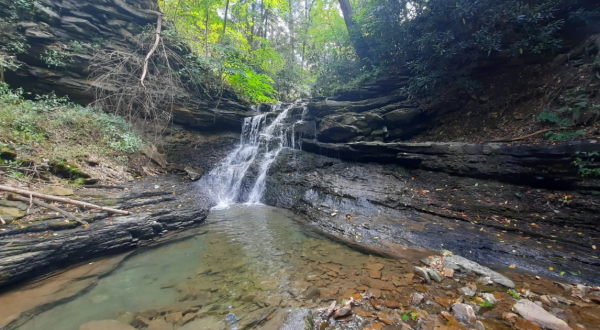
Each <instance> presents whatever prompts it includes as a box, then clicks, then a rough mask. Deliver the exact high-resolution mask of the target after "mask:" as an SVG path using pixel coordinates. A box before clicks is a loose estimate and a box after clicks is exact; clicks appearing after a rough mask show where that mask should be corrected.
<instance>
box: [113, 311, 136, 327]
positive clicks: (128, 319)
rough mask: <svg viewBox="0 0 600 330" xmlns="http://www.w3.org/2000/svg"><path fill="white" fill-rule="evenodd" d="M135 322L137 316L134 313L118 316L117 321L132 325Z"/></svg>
mask: <svg viewBox="0 0 600 330" xmlns="http://www.w3.org/2000/svg"><path fill="white" fill-rule="evenodd" d="M133 320H135V315H134V314H133V313H132V312H125V313H119V314H118V316H117V321H119V322H121V323H123V324H127V325H130V324H131V323H132V322H133Z"/></svg>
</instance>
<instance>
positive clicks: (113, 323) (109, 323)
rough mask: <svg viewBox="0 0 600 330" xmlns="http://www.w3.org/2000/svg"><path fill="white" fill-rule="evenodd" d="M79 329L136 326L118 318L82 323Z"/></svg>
mask: <svg viewBox="0 0 600 330" xmlns="http://www.w3.org/2000/svg"><path fill="white" fill-rule="evenodd" d="M79 330H135V328H134V327H132V326H130V325H127V324H123V323H121V322H119V321H117V320H102V321H92V322H88V323H85V324H82V325H81V326H80V327H79Z"/></svg>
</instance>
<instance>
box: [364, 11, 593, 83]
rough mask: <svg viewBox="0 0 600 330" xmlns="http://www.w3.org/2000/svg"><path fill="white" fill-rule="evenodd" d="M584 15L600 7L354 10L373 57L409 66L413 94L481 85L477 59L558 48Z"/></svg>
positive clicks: (382, 63)
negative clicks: (474, 70)
mask: <svg viewBox="0 0 600 330" xmlns="http://www.w3.org/2000/svg"><path fill="white" fill-rule="evenodd" d="M594 6H595V7H596V8H597V7H598V5H594ZM582 17H585V18H586V19H587V20H590V19H591V18H593V17H595V18H596V19H597V12H592V11H589V10H586V9H585V8H583V6H582V5H581V4H580V3H579V2H578V1H575V0H533V1H524V0H508V1H496V0H477V1H475V0H458V1H447V0H368V1H366V2H365V4H364V5H362V6H361V7H360V8H359V10H358V11H357V14H356V15H355V19H356V21H357V23H358V24H357V25H358V28H359V29H360V34H361V35H362V36H363V38H362V40H361V41H362V45H361V47H364V48H366V49H367V50H368V58H367V59H366V62H369V63H371V64H375V65H377V66H385V67H388V68H404V67H405V66H406V67H408V69H410V70H411V71H412V72H413V74H414V77H413V78H412V80H411V83H410V86H409V91H411V92H412V93H413V94H420V93H432V92H435V91H437V90H438V89H439V87H440V86H445V85H448V84H453V85H456V86H462V87H463V88H465V89H468V90H470V89H474V88H477V87H478V83H477V82H476V81H473V80H472V78H471V75H470V69H469V68H470V66H471V65H472V64H473V63H476V62H477V61H480V60H484V59H485V58H487V57H495V58H502V57H505V58H506V57H526V56H531V55H532V54H541V53H545V52H552V51H557V50H558V49H560V48H561V46H562V43H561V42H562V40H561V39H560V35H559V32H560V31H561V29H562V28H563V26H564V25H565V24H566V23H567V21H568V20H577V19H579V18H582ZM579 21H581V20H579Z"/></svg>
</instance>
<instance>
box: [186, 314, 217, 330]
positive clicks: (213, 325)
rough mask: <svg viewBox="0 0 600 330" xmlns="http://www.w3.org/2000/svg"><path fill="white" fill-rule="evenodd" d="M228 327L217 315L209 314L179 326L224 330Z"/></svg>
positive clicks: (200, 329) (194, 329)
mask: <svg viewBox="0 0 600 330" xmlns="http://www.w3.org/2000/svg"><path fill="white" fill-rule="evenodd" d="M226 327H227V325H226V324H225V322H223V321H221V320H220V319H219V318H217V317H216V316H209V317H205V318H202V319H197V320H195V321H192V322H190V323H188V324H186V325H184V326H182V327H181V328H179V330H224V329H225V328H226Z"/></svg>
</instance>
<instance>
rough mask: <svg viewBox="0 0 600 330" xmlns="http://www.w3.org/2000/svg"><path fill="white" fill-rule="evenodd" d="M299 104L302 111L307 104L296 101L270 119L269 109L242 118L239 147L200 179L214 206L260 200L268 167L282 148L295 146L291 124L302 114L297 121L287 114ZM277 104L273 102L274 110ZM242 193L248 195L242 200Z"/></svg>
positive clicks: (292, 125)
mask: <svg viewBox="0 0 600 330" xmlns="http://www.w3.org/2000/svg"><path fill="white" fill-rule="evenodd" d="M299 105H301V106H303V112H302V114H303V115H304V113H305V112H306V105H305V104H300V103H299V102H295V103H293V104H291V105H288V106H286V107H285V108H284V109H283V111H281V112H280V113H279V114H278V115H277V116H276V117H275V119H273V121H272V122H271V123H268V119H269V117H273V115H271V116H269V114H268V113H267V114H260V115H256V116H254V117H249V118H245V119H244V123H243V126H242V133H241V136H240V144H239V145H238V147H237V148H236V149H235V150H234V151H232V152H231V153H230V154H229V155H228V156H227V157H226V158H225V159H224V160H223V161H222V162H221V164H220V165H219V166H217V167H216V168H215V169H213V170H212V171H211V172H210V173H208V174H207V175H206V176H205V177H204V178H203V179H202V182H203V183H204V185H205V186H206V187H208V189H209V193H210V195H211V196H212V198H213V199H214V200H215V202H216V203H217V205H216V206H215V208H226V207H228V206H229V205H231V204H234V203H244V202H245V203H250V204H257V203H260V200H261V198H262V196H263V194H264V191H265V186H266V179H267V173H268V171H269V168H270V167H271V165H272V164H273V162H274V161H275V159H277V156H278V155H279V153H280V152H281V150H283V149H284V148H294V147H296V138H295V131H294V125H295V124H296V123H298V122H301V121H302V118H304V116H302V118H301V119H300V120H298V121H296V122H291V120H290V119H291V118H289V117H290V110H291V109H294V108H295V107H298V106H299ZM278 108H279V106H274V107H273V110H274V111H277V110H278ZM253 165H254V166H253ZM251 168H256V169H257V175H256V179H255V181H254V183H253V184H252V185H251V187H250V188H247V191H246V192H247V194H245V192H244V191H243V190H244V187H243V181H244V178H246V177H247V174H249V170H250V169H251ZM244 195H247V196H248V197H247V199H246V200H241V199H242V197H243V196H244Z"/></svg>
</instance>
